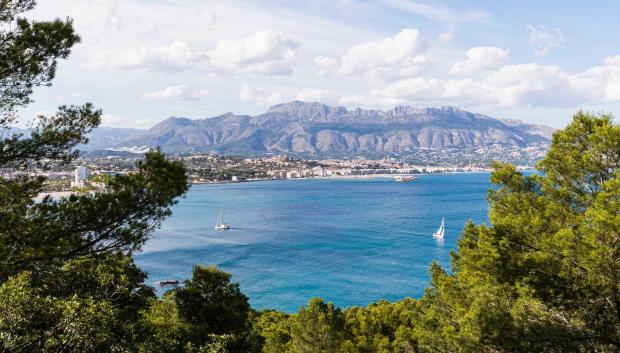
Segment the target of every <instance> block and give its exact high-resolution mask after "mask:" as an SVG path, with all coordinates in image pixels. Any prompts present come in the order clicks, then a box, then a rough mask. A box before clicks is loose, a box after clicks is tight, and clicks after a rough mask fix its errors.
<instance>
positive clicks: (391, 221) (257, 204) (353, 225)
mask: <svg viewBox="0 0 620 353" xmlns="http://www.w3.org/2000/svg"><path fill="white" fill-rule="evenodd" d="M488 179H489V175H488V174H486V173H470V174H433V175H422V176H420V178H419V179H418V180H416V181H414V182H411V183H396V182H394V181H392V180H391V179H364V180H361V179H356V180H283V181H265V182H253V183H238V184H219V185H196V186H193V187H192V188H191V189H190V191H189V192H188V194H187V196H186V197H185V198H184V199H182V200H181V201H180V202H179V204H178V205H176V206H175V207H174V209H173V216H172V217H171V218H169V219H168V220H166V221H165V222H164V224H163V226H162V229H161V230H159V231H158V232H157V233H156V234H155V236H154V238H153V239H151V240H150V241H149V242H147V244H146V245H145V246H144V249H143V251H142V252H141V253H139V254H136V256H135V258H136V262H137V264H138V265H139V266H140V267H141V268H142V269H144V270H146V271H147V272H148V274H149V282H153V283H154V282H156V281H159V280H162V279H169V278H177V279H179V280H182V279H185V278H188V277H190V276H191V269H192V265H194V264H197V263H201V264H215V265H217V266H218V267H219V268H220V269H223V270H225V271H227V272H230V273H232V274H233V279H234V280H235V281H238V282H239V283H240V285H241V289H242V291H243V292H244V293H245V294H246V295H247V296H248V297H249V298H250V302H251V304H252V306H253V307H254V308H255V309H262V308H275V309H279V310H285V311H289V312H292V311H296V310H297V309H298V308H299V307H300V306H302V305H305V304H306V303H307V301H308V299H310V298H312V297H315V296H321V297H323V298H325V299H327V300H330V301H333V302H334V303H335V304H336V305H338V306H341V307H348V306H353V305H367V304H368V303H371V302H375V301H377V300H380V299H387V300H397V299H401V298H404V297H407V296H411V297H420V296H421V295H422V294H423V293H424V288H425V287H426V286H427V285H428V284H429V274H428V268H429V265H430V264H431V261H433V260H436V261H438V262H439V263H440V264H441V265H442V266H445V267H448V266H449V263H450V256H449V252H450V250H451V249H454V248H455V246H456V240H457V239H458V236H459V234H460V232H461V230H462V228H463V225H464V224H465V222H466V221H467V220H468V219H472V220H473V221H474V222H476V223H481V222H486V221H487V203H486V201H485V196H486V194H487V190H488V189H489V187H490V184H489V181H488ZM221 207H223V209H224V221H225V222H227V223H229V224H230V225H231V227H232V228H231V229H230V230H228V231H216V230H214V229H213V225H214V223H215V221H216V218H217V214H218V213H219V210H220V208H221ZM442 216H444V217H445V219H446V232H445V239H444V241H443V242H442V241H437V240H436V239H434V238H433V237H432V233H433V232H434V231H435V230H436V229H437V227H438V226H439V224H440V222H441V217H442Z"/></svg>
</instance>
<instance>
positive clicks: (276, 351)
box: [253, 310, 294, 353]
mask: <svg viewBox="0 0 620 353" xmlns="http://www.w3.org/2000/svg"><path fill="white" fill-rule="evenodd" d="M292 318H294V316H292V315H289V314H286V313H282V312H278V311H275V310H264V311H261V312H259V313H257V314H256V315H255V316H254V318H253V326H254V329H255V330H256V331H257V332H258V333H259V334H260V335H261V337H263V339H264V344H263V352H264V353H282V352H287V351H288V350H289V348H290V342H291V327H290V324H291V320H292Z"/></svg>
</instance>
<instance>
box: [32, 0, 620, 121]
mask: <svg viewBox="0 0 620 353" xmlns="http://www.w3.org/2000/svg"><path fill="white" fill-rule="evenodd" d="M618 13H620V2H616V1H594V2H583V1H462V0H461V1H457V0H453V1H413V0H376V1H363V0H332V1H327V0H313V1H291V0H288V1H285V0H270V1H267V0H254V1H243V0H226V1H218V0H209V1H203V0H183V1H181V0H40V1H39V7H38V8H37V9H35V10H34V11H32V12H31V13H30V14H28V16H30V17H31V18H37V19H49V18H51V17H66V16H71V17H72V18H74V20H75V25H76V28H77V30H78V32H79V33H80V35H81V36H82V43H81V44H79V45H78V46H77V47H76V48H75V50H74V53H73V54H72V56H71V57H70V58H69V59H68V60H66V61H64V62H62V63H61V64H60V66H59V70H58V75H57V79H56V80H55V82H54V86H53V87H51V88H39V89H37V90H36V92H35V96H34V98H35V103H33V104H32V105H31V106H29V107H27V108H26V109H24V110H22V111H21V112H20V115H21V121H22V123H23V122H25V121H27V120H29V119H31V118H32V117H33V116H35V115H36V114H38V113H49V112H52V111H53V110H54V109H55V107H56V106H58V105H60V104H72V103H76V104H77V103H81V102H84V101H92V102H93V103H94V104H95V105H97V106H98V107H101V108H102V109H103V110H104V113H105V116H104V125H108V126H121V127H141V128H143V127H149V126H151V125H153V124H155V123H157V122H158V121H160V120H163V119H165V118H167V117H169V116H172V115H174V116H185V117H190V118H205V117H212V116H216V115H219V114H222V113H225V112H229V111H232V112H234V113H238V114H257V113H261V112H264V111H265V110H266V109H268V107H269V106H270V105H273V104H276V103H280V102H284V101H290V100H294V99H301V100H309V101H322V102H324V103H326V104H330V105H344V106H346V107H348V108H355V107H358V106H361V107H364V108H375V109H389V108H391V107H393V106H395V105H410V106H414V107H427V106H445V105H450V106H457V107H461V108H463V109H467V110H470V111H474V112H480V113H484V114H488V115H491V116H495V117H500V118H514V119H521V120H524V121H527V122H536V123H544V124H547V125H550V126H553V127H562V126H563V125H565V124H566V123H567V122H569V121H570V118H571V115H572V114H573V113H574V112H575V111H576V110H577V109H585V110H588V111H595V112H600V111H605V112H610V113H613V114H615V115H618V114H619V113H620V25H619V24H618V21H617V18H616V17H617V16H616V15H617V14H618Z"/></svg>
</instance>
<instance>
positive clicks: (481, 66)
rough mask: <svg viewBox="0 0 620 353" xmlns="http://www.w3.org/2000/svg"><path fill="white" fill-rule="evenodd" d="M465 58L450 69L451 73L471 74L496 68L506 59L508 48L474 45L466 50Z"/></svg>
mask: <svg viewBox="0 0 620 353" xmlns="http://www.w3.org/2000/svg"><path fill="white" fill-rule="evenodd" d="M466 55H467V60H465V61H462V62H458V63H456V64H454V66H452V68H451V69H450V74H451V75H471V74H476V73H479V72H483V71H487V70H492V69H496V68H498V67H500V66H502V65H503V64H505V63H506V61H508V50H506V49H503V48H498V47H475V48H471V49H469V50H467V53H466Z"/></svg>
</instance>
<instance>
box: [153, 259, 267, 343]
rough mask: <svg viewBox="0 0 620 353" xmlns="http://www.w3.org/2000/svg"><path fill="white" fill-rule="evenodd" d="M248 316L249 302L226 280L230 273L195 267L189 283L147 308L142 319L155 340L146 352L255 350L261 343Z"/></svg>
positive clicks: (237, 286) (249, 311) (249, 313)
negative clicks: (145, 315)
mask: <svg viewBox="0 0 620 353" xmlns="http://www.w3.org/2000/svg"><path fill="white" fill-rule="evenodd" d="M251 314H252V311H251V308H250V304H249V303H248V298H247V297H246V296H245V295H243V293H241V291H240V289H239V284H238V283H232V282H230V274H228V273H226V272H222V271H219V270H218V269H217V268H215V267H214V266H208V267H207V266H201V265H197V266H194V270H193V273H192V279H191V280H186V281H185V282H184V285H183V286H182V287H179V288H176V289H173V290H171V291H169V292H167V293H166V294H165V295H164V298H163V299H162V300H159V301H158V302H156V303H154V305H153V306H152V308H151V311H150V313H149V314H148V316H147V317H148V320H149V321H150V322H151V325H152V326H153V327H154V328H155V330H156V332H155V336H156V337H157V338H158V342H155V344H154V345H147V347H148V349H147V350H148V351H161V352H193V351H209V350H211V351H213V350H216V351H217V350H222V349H225V351H226V352H231V353H233V352H239V353H241V352H258V351H260V347H261V340H260V337H259V336H258V335H257V334H255V333H254V331H253V327H252V322H251V317H250V315H251ZM218 347H220V348H218Z"/></svg>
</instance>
